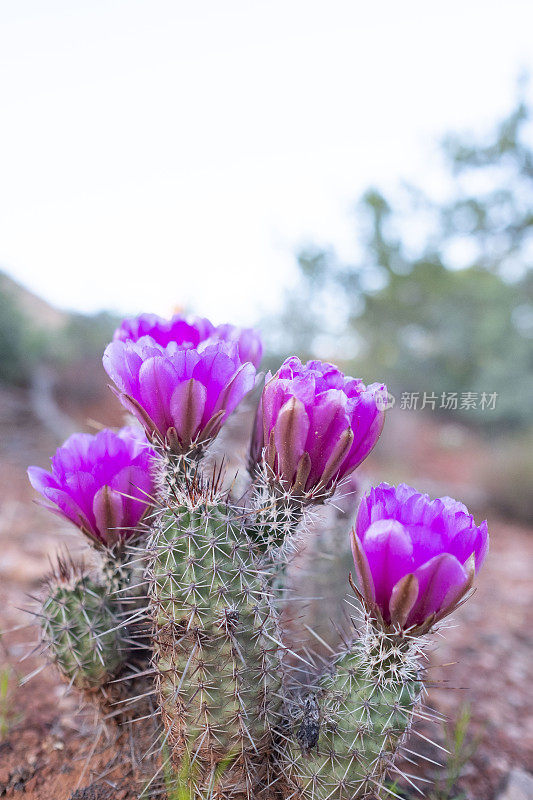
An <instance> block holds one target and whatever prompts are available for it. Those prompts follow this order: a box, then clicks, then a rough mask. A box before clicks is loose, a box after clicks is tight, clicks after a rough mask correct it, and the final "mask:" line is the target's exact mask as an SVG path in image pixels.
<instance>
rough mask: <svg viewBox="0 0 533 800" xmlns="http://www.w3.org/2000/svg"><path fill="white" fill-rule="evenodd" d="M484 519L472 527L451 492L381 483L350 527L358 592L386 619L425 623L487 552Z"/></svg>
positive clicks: (446, 605)
mask: <svg viewBox="0 0 533 800" xmlns="http://www.w3.org/2000/svg"><path fill="white" fill-rule="evenodd" d="M488 545H489V538H488V531H487V523H486V522H483V523H482V524H481V525H479V526H476V524H475V522H474V519H473V517H472V516H471V514H469V513H468V510H467V508H466V506H464V505H463V504H462V503H459V502H457V500H453V499H452V498H451V497H441V498H439V499H437V500H430V498H429V497H428V495H427V494H420V493H419V492H417V491H416V489H412V488H411V487H410V486H406V485H405V484H400V485H399V486H389V485H388V484H386V483H381V484H379V486H376V487H375V488H372V489H371V490H370V492H369V493H368V494H367V495H366V497H364V498H363V500H362V501H361V505H360V506H359V511H358V514H357V521H356V526H355V530H354V531H353V533H352V550H353V555H354V561H355V567H356V571H357V574H358V577H359V581H360V588H361V593H362V595H363V597H364V599H365V603H366V605H367V606H368V607H369V608H373V609H374V610H375V611H377V612H378V616H379V617H380V618H381V619H382V620H383V622H384V623H385V624H386V625H393V626H394V627H400V628H403V629H407V628H414V629H417V628H418V629H420V628H422V629H425V630H427V629H428V628H429V627H431V625H432V624H433V623H434V622H437V621H438V620H440V619H442V618H443V617H445V616H447V615H448V614H450V613H451V612H452V611H453V610H454V609H455V608H456V607H457V605H458V603H459V602H460V601H461V600H462V598H463V597H464V596H465V595H466V593H467V592H468V591H469V589H470V588H471V586H472V583H473V580H474V577H475V575H477V573H478V572H479V569H480V568H481V565H482V564H483V561H484V559H485V556H486V554H487V551H488Z"/></svg>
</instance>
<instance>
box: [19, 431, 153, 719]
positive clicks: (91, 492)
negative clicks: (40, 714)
mask: <svg viewBox="0 0 533 800" xmlns="http://www.w3.org/2000/svg"><path fill="white" fill-rule="evenodd" d="M153 455H154V451H153V450H152V448H151V447H150V446H149V444H148V442H147V441H146V437H145V436H144V434H143V433H142V431H139V430H137V429H135V428H122V429H121V430H120V431H118V433H115V432H113V431H111V430H103V431H100V432H99V433H97V434H96V435H94V436H92V435H90V434H87V433H78V434H74V435H73V436H71V437H70V438H69V439H67V441H66V442H65V443H64V444H63V446H62V447H60V448H59V449H58V450H57V452H56V454H55V456H54V457H53V458H52V460H51V461H52V470H51V472H47V471H46V470H44V469H41V468H40V467H30V468H29V470H28V475H29V478H30V481H31V483H32V485H33V487H34V488H35V489H37V491H39V492H40V493H41V495H42V496H43V498H44V500H45V501H48V502H47V503H44V505H45V507H47V508H48V509H50V510H51V511H54V512H55V513H57V514H58V515H59V516H61V517H63V518H65V519H68V520H69V521H70V522H73V523H74V524H75V525H76V526H77V527H78V528H79V529H80V531H81V532H82V533H83V534H84V535H85V536H86V537H88V539H89V541H90V542H91V544H92V545H93V546H94V547H95V548H97V549H98V551H99V554H100V557H99V558H98V560H97V563H96V566H95V568H94V569H93V570H92V571H90V572H89V571H87V570H86V569H85V568H81V567H80V566H78V565H76V564H73V563H72V562H71V561H68V560H66V559H64V558H60V559H59V560H58V567H57V569H55V570H53V571H52V573H51V575H50V576H49V577H48V595H47V597H46V598H45V600H44V603H43V607H42V610H41V613H40V615H39V618H40V620H41V629H42V637H43V645H44V649H45V652H46V654H47V656H48V657H49V659H50V660H51V661H52V662H54V663H55V664H56V665H57V666H58V668H59V670H60V672H61V673H62V675H63V676H64V677H65V678H66V679H67V680H68V681H69V682H70V683H72V684H73V685H75V686H77V687H78V688H79V689H84V690H86V691H88V692H90V693H91V694H92V695H94V693H95V690H99V699H100V701H101V702H102V703H103V704H107V703H108V701H109V698H110V697H111V698H112V697H114V696H115V695H116V694H117V688H116V687H114V686H110V684H109V681H110V680H111V678H113V677H114V676H115V675H116V674H117V673H118V672H120V671H121V670H122V669H123V668H124V667H125V665H126V663H127V662H128V660H130V661H131V660H135V659H137V657H138V656H139V652H140V648H136V647H134V646H132V644H131V642H130V641H129V636H130V633H131V631H128V630H127V626H126V625H125V623H124V620H125V619H126V618H128V617H129V616H130V609H133V608H134V607H135V608H137V607H138V606H139V603H141V604H142V600H140V599H139V595H142V591H141V592H139V588H138V584H139V580H140V576H139V574H138V573H139V570H138V567H137V566H136V564H135V561H133V562H132V561H131V559H130V557H129V554H128V552H127V550H126V547H125V544H126V541H131V540H132V539H137V538H138V537H139V534H140V533H141V532H142V529H141V522H142V520H143V519H144V518H146V516H147V515H148V512H149V511H150V509H151V506H152V504H153V502H154V492H155V486H154V479H153V475H152V468H151V464H152V459H153ZM49 504H52V505H49Z"/></svg>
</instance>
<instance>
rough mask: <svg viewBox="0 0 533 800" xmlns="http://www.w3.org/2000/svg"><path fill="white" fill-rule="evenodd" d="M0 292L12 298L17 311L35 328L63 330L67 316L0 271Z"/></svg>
mask: <svg viewBox="0 0 533 800" xmlns="http://www.w3.org/2000/svg"><path fill="white" fill-rule="evenodd" d="M0 292H2V293H3V294H5V295H7V296H8V297H10V298H12V299H13V301H14V303H15V305H16V307H17V308H18V309H19V311H20V312H21V313H22V314H23V315H24V316H25V317H27V318H28V319H30V320H31V321H32V323H33V326H34V327H35V328H41V329H43V328H44V329H45V330H48V331H58V330H61V328H64V327H65V325H66V324H67V322H68V320H69V314H68V313H66V312H64V311H59V310H58V309H57V308H54V306H52V305H50V303H47V302H46V300H43V299H42V297H39V296H38V295H36V294H34V293H33V292H31V291H30V290H29V289H26V287H25V286H22V284H20V283H17V281H15V280H14V279H13V278H11V277H10V276H9V275H7V274H6V273H5V272H2V271H0Z"/></svg>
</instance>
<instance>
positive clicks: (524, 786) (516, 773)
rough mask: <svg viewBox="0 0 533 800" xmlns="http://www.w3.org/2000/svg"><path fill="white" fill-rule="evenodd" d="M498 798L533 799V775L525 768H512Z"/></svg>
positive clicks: (507, 799)
mask: <svg viewBox="0 0 533 800" xmlns="http://www.w3.org/2000/svg"><path fill="white" fill-rule="evenodd" d="M497 800H533V775H530V773H529V772H525V771H524V770H523V769H519V768H516V769H512V770H511V772H510V773H509V774H508V775H507V779H506V781H505V785H504V787H503V789H502V791H501V792H500V794H499V795H498V798H497Z"/></svg>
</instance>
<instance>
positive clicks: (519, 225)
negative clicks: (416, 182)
mask: <svg viewBox="0 0 533 800" xmlns="http://www.w3.org/2000/svg"><path fill="white" fill-rule="evenodd" d="M529 120H530V111H529V109H528V107H527V105H526V104H525V103H524V102H522V101H520V102H519V103H518V105H517V107H516V108H515V109H514V110H513V112H512V113H511V114H510V115H509V117H508V118H507V119H505V120H503V122H501V123H500V124H499V125H498V126H497V127H496V129H495V131H493V132H492V133H491V134H490V135H489V136H488V137H487V138H486V140H485V141H478V142H472V141H471V140H470V138H469V139H466V138H463V137H461V136H449V137H447V138H446V139H445V141H444V142H443V154H444V169H445V174H444V179H443V180H440V181H439V183H442V184H443V186H445V191H446V196H445V197H444V198H440V199H439V201H438V202H436V201H434V200H433V199H431V198H430V197H429V196H428V194H427V193H426V192H425V191H422V190H420V189H417V188H413V187H405V188H404V191H403V194H404V197H403V200H402V201H401V202H398V201H396V203H395V204H393V202H392V201H389V200H387V199H386V198H385V197H384V196H383V194H382V193H380V192H379V191H378V190H376V189H370V190H368V191H367V192H366V193H365V194H364V196H363V197H362V199H361V200H360V202H359V204H358V219H359V220H360V222H361V232H360V234H361V235H360V244H361V252H360V256H359V258H358V261H357V263H356V264H345V263H343V262H342V261H341V260H340V259H339V258H338V257H337V255H336V254H335V252H334V250H332V249H322V248H319V247H311V248H308V249H306V250H305V251H303V252H301V253H300V254H299V258H298V264H299V274H300V277H299V284H298V286H297V287H296V288H295V289H294V290H293V291H292V292H291V293H290V295H289V296H288V297H287V302H286V306H285V310H284V311H283V313H282V319H281V326H280V327H281V328H282V331H281V337H282V338H278V340H276V338H275V334H274V335H273V336H272V345H273V349H275V350H276V351H277V352H278V354H281V353H286V352H288V351H289V350H290V351H293V352H298V353H301V354H302V356H306V357H311V356H315V357H316V356H318V357H321V358H329V359H332V360H336V361H337V362H338V363H341V364H342V365H343V366H344V367H345V368H346V369H347V370H348V371H349V372H350V373H351V374H357V375H360V376H362V377H363V378H366V379H367V380H384V381H386V382H387V383H388V385H389V387H390V388H391V389H392V391H393V392H394V394H395V395H396V398H397V401H398V399H399V395H400V394H401V393H402V392H409V393H411V392H420V393H421V396H422V395H423V393H424V392H427V393H435V394H436V395H437V397H438V398H439V402H440V396H441V394H442V393H443V392H445V393H452V392H457V393H458V395H459V400H460V395H461V394H462V393H466V392H476V393H478V396H479V397H480V396H481V393H483V392H485V393H487V394H492V393H497V394H498V399H497V402H496V407H495V409H494V411H491V412H490V413H478V414H476V413H473V412H472V410H469V411H466V410H463V411H461V408H460V402H459V404H458V405H459V407H458V409H457V411H456V412H455V413H456V414H457V415H461V414H462V417H463V419H464V421H466V422H470V423H473V424H480V425H483V424H485V423H490V424H491V425H493V424H494V423H497V424H498V425H499V427H500V428H502V429H504V428H513V427H515V428H520V427H523V426H525V425H526V424H528V423H531V422H532V421H533V403H532V398H533V271H532V266H533V149H532V147H531V144H530V143H529V142H531V141H532V139H531V135H530V134H531V131H530V126H529ZM528 139H529V142H528ZM428 183H431V179H428ZM279 322H280V321H279V320H278V325H279ZM278 336H280V334H278ZM439 402H437V404H436V410H438V406H439ZM446 413H447V414H450V413H454V412H450V411H449V410H448V411H446Z"/></svg>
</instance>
